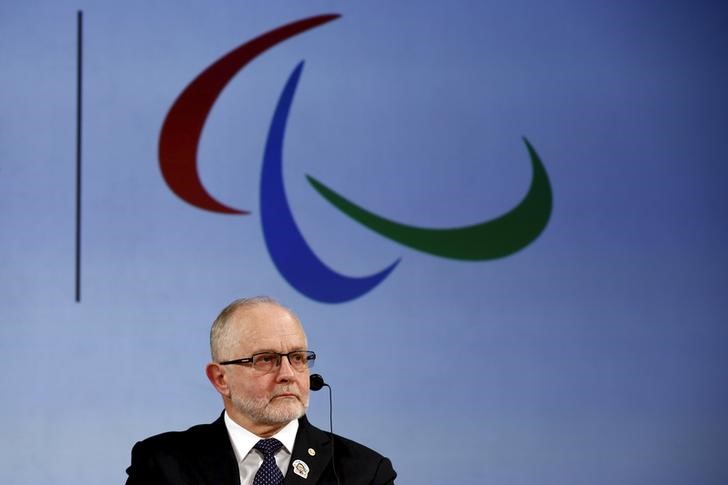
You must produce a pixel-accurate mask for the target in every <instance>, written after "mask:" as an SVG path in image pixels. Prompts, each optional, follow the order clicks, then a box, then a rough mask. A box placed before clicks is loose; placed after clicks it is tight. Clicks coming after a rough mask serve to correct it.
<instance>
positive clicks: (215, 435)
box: [195, 416, 240, 485]
mask: <svg viewBox="0 0 728 485" xmlns="http://www.w3.org/2000/svg"><path fill="white" fill-rule="evenodd" d="M207 431H208V432H206V433H204V434H203V435H202V436H200V442H199V443H197V444H196V446H197V447H198V448H199V450H198V454H197V455H196V456H197V457H198V463H199V466H198V467H195V468H196V469H197V470H200V471H201V472H202V473H203V474H204V475H203V476H202V477H200V479H201V480H203V483H205V484H208V483H209V484H210V485H213V484H214V485H220V484H230V485H233V484H234V485H240V472H239V471H238V463H237V460H236V458H235V452H234V451H233V447H232V444H231V443H230V437H229V436H228V433H227V428H226V427H225V421H224V419H223V417H222V416H220V417H219V418H218V419H217V420H216V421H215V422H213V423H212V424H210V427H209V429H208V430H207Z"/></svg>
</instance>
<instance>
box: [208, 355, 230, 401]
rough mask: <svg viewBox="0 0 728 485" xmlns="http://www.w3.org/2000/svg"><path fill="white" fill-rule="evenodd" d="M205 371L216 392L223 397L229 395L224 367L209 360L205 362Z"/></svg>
mask: <svg viewBox="0 0 728 485" xmlns="http://www.w3.org/2000/svg"><path fill="white" fill-rule="evenodd" d="M205 373H206V374H207V378H208V379H209V380H210V382H211V383H212V385H213V386H214V387H215V389H217V392H219V393H220V394H222V395H223V396H224V397H230V388H229V387H228V384H227V378H226V376H225V368H224V367H223V366H221V365H220V364H216V363H214V362H210V363H209V364H207V367H205Z"/></svg>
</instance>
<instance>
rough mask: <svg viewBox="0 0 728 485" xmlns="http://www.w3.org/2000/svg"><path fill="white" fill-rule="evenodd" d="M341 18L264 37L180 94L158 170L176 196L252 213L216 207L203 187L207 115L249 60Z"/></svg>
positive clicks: (310, 21)
mask: <svg viewBox="0 0 728 485" xmlns="http://www.w3.org/2000/svg"><path fill="white" fill-rule="evenodd" d="M339 16H340V15H338V14H329V15H319V16H316V17H310V18H306V19H302V20H298V21H296V22H292V23H290V24H286V25H283V26H281V27H278V28H277V29H274V30H271V31H270V32H266V33H265V34H262V35H260V36H258V37H256V38H255V39H252V40H250V41H248V42H246V43H245V44H243V45H241V46H240V47H237V48H236V49H234V50H232V51H230V52H228V53H227V54H225V55H224V56H223V57H221V58H220V59H218V60H217V61H215V62H214V63H213V64H211V65H210V66H209V67H208V68H207V69H205V70H204V71H202V72H201V73H200V74H199V75H198V76H197V77H196V78H195V79H194V80H193V81H192V82H191V83H190V84H189V85H188V86H187V87H186V88H185V90H184V91H182V93H181V94H180V95H179V97H178V98H177V100H176V101H175V102H174V104H173V105H172V107H171V108H170V110H169V113H167V117H166V118H165V120H164V123H163V124H162V132H161V133H160V135H159V166H160V169H161V170H162V176H163V177H164V180H165V181H166V182H167V185H168V186H169V188H170V189H171V190H172V192H174V193H175V194H177V196H178V197H180V198H181V199H182V200H184V201H186V202H188V203H190V204H192V205H194V206H195V207H199V208H200V209H205V210H209V211H212V212H221V213H224V214H249V211H244V210H240V209H236V208H234V207H228V206H226V205H224V204H222V203H220V202H218V201H217V200H216V199H214V198H213V197H212V196H211V195H210V194H209V193H208V192H207V190H205V188H204V187H203V186H202V182H201V181H200V176H199V174H198V172H197V145H198V143H199V141H200V135H201V134H202V128H203V127H204V126H205V121H206V120H207V115H208V114H209V113H210V110H211V109H212V105H213V104H215V100H217V98H218V96H219V95H220V93H221V92H222V90H223V88H224V87H225V86H226V85H227V84H228V83H229V82H230V80H231V79H232V78H233V77H234V76H235V74H237V73H238V71H240V70H241V69H242V68H243V67H245V65H246V64H248V63H249V62H250V61H251V60H253V59H255V58H256V57H257V56H259V55H260V54H262V53H263V52H265V51H266V50H268V49H270V48H271V47H273V46H274V45H276V44H278V43H280V42H282V41H284V40H286V39H288V38H289V37H293V36H294V35H297V34H300V33H302V32H305V31H307V30H309V29H312V28H314V27H317V26H319V25H321V24H324V23H326V22H330V21H331V20H334V19H337V18H339Z"/></svg>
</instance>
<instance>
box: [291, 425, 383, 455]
mask: <svg viewBox="0 0 728 485" xmlns="http://www.w3.org/2000/svg"><path fill="white" fill-rule="evenodd" d="M300 422H301V428H302V429H303V430H305V432H306V433H307V435H308V436H309V437H312V438H313V439H315V440H319V441H321V442H329V441H331V438H332V437H333V444H334V448H335V450H336V454H337V455H338V454H339V453H342V454H347V453H348V454H352V455H356V456H359V457H371V458H372V459H381V458H384V457H383V455H382V454H381V453H379V452H378V451H375V450H373V449H372V448H369V447H368V446H365V445H363V444H361V443H359V442H358V441H354V440H352V439H350V438H347V437H345V436H341V435H338V434H333V433H330V432H328V431H324V430H322V429H320V428H318V427H316V426H314V425H313V424H311V423H310V422H308V420H307V419H306V418H305V417H304V418H303V419H301V420H300Z"/></svg>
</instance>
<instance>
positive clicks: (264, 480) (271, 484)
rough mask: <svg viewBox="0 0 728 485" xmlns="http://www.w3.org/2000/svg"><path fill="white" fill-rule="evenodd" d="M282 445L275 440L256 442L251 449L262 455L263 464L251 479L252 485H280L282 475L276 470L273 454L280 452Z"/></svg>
mask: <svg viewBox="0 0 728 485" xmlns="http://www.w3.org/2000/svg"><path fill="white" fill-rule="evenodd" d="M282 446H283V443H281V442H280V441H278V440H277V439H275V438H268V439H266V440H260V441H258V442H257V443H256V444H255V446H254V447H253V448H255V449H256V450H259V451H260V452H262V453H263V463H262V464H261V465H260V468H258V473H256V474H255V477H254V478H253V485H281V484H282V483H283V473H282V472H281V470H280V469H279V468H278V465H277V464H276V459H275V456H274V455H275V452H276V451H278V450H280V449H281V447H282Z"/></svg>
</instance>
